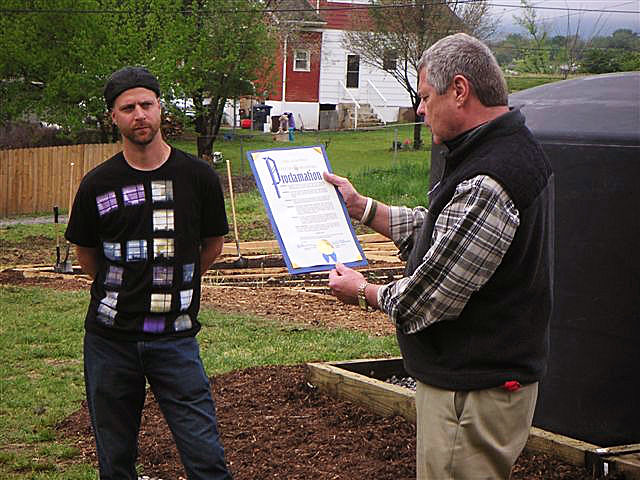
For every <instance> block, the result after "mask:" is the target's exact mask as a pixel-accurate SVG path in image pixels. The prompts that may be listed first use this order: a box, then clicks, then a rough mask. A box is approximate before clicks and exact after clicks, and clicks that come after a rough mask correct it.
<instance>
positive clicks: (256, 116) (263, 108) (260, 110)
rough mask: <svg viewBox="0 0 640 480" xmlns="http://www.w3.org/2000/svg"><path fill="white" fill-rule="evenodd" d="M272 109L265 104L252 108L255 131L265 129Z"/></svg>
mask: <svg viewBox="0 0 640 480" xmlns="http://www.w3.org/2000/svg"><path fill="white" fill-rule="evenodd" d="M271 108H272V107H271V105H265V104H263V103H258V104H256V105H254V106H253V107H252V109H253V129H254V130H259V131H262V130H263V129H264V124H265V123H266V122H268V119H269V116H270V113H271Z"/></svg>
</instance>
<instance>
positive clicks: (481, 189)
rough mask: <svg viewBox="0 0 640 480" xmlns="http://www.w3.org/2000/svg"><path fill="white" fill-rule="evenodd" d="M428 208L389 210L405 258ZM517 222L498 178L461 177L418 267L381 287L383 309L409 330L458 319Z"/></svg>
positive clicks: (488, 274) (506, 245)
mask: <svg viewBox="0 0 640 480" xmlns="http://www.w3.org/2000/svg"><path fill="white" fill-rule="evenodd" d="M425 212H426V210H424V208H418V209H413V210H411V209H408V208H404V207H393V208H392V209H391V213H390V227H391V235H392V238H393V240H394V242H395V243H396V245H397V246H398V248H399V249H400V255H401V258H402V257H405V258H406V256H408V253H409V252H408V251H406V250H407V249H408V248H407V245H410V244H411V242H410V241H409V240H410V238H411V237H412V236H413V233H414V232H415V230H416V229H417V228H419V227H420V226H421V225H422V223H423V220H424V217H425ZM519 224H520V218H519V213H518V210H517V209H516V207H515V205H514V203H513V201H512V200H511V199H510V198H509V195H508V194H507V192H506V191H505V190H504V189H503V188H502V186H501V185H500V184H499V183H498V182H496V181H495V180H494V179H492V178H491V177H489V176H486V175H479V176H477V177H474V178H472V179H469V180H465V181H464V182H461V183H460V184H459V185H458V186H457V187H456V191H455V193H454V195H453V198H452V199H451V201H450V202H449V203H448V204H447V205H446V206H445V208H444V209H443V210H442V212H441V213H440V215H439V216H438V218H437V219H436V224H435V227H434V231H433V237H432V238H433V242H432V245H431V248H429V250H428V251H427V253H426V255H425V256H424V258H423V261H422V263H421V264H420V266H419V267H418V268H417V269H416V271H415V272H414V273H413V274H412V275H411V276H410V277H404V278H401V279H399V280H396V281H394V282H391V283H389V284H387V285H384V286H383V287H382V288H380V289H379V291H378V305H379V306H380V310H382V311H383V312H385V313H387V314H388V315H389V316H390V318H391V320H392V321H393V322H394V323H395V324H396V325H397V326H398V327H399V328H400V329H401V331H402V332H403V333H405V334H411V333H415V332H418V331H420V330H423V329H425V328H427V327H428V326H429V325H432V324H434V323H436V322H439V321H442V320H450V319H455V318H457V316H458V315H459V314H460V312H461V311H462V309H463V308H464V306H465V305H466V303H467V301H468V300H469V297H470V296H471V294H472V293H473V292H475V291H476V290H478V289H479V288H480V287H482V286H483V285H484V284H485V283H486V282H487V280H489V278H490V277H491V276H492V275H493V273H494V272H495V270H496V269H497V268H498V265H500V262H501V261H502V257H503V256H504V254H505V253H506V251H507V249H508V248H509V246H510V245H511V242H512V240H513V237H514V236H515V233H516V229H517V228H518V226H519ZM403 249H404V250H403Z"/></svg>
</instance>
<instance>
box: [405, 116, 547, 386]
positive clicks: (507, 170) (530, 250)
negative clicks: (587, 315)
mask: <svg viewBox="0 0 640 480" xmlns="http://www.w3.org/2000/svg"><path fill="white" fill-rule="evenodd" d="M445 159H446V166H445V170H444V174H443V177H442V179H441V181H440V183H439V184H438V185H437V187H436V188H434V190H433V191H432V193H431V197H430V206H429V215H428V216H427V218H426V220H425V222H424V224H423V226H422V229H421V230H420V232H419V233H418V235H417V236H416V237H415V241H414V244H413V248H412V250H411V254H410V256H409V259H408V262H407V269H406V272H405V273H406V275H411V274H412V273H413V272H414V271H415V270H416V268H417V267H418V266H419V265H420V263H421V262H422V258H423V257H424V255H425V254H426V252H427V250H428V249H429V247H430V246H431V238H432V233H433V228H434V224H435V220H436V218H437V217H438V215H440V213H441V212H442V210H443V208H444V207H445V205H446V204H447V203H448V202H449V201H450V200H451V198H452V197H453V194H454V192H455V188H456V186H457V185H458V184H459V183H460V182H461V181H463V180H465V179H470V178H473V177H475V176H477V175H482V174H484V175H488V176H490V177H492V178H493V179H495V180H496V181H497V182H498V183H500V184H501V185H502V187H503V188H504V189H505V190H506V191H507V193H508V194H509V196H510V197H511V199H512V200H513V202H514V203H515V205H516V208H517V209H518V211H519V213H520V226H519V227H518V229H517V230H516V235H515V237H514V239H513V242H512V243H511V246H510V247H509V249H508V250H507V252H506V254H505V256H504V257H503V260H502V262H501V264H500V265H499V266H498V268H497V270H496V272H495V273H494V274H493V276H492V277H491V278H490V279H489V280H488V281H487V283H486V284H485V285H484V286H483V287H482V288H480V290H478V291H477V292H475V293H474V294H473V295H472V296H471V297H470V299H469V301H468V303H467V304H466V306H465V308H464V309H463V311H462V312H461V314H460V316H459V317H458V318H457V319H455V320H444V321H441V322H437V323H435V324H433V325H431V326H429V327H428V328H426V329H424V330H422V331H420V332H417V333H414V334H409V335H406V334H403V333H402V332H400V330H398V333H397V335H398V342H399V344H400V348H401V350H402V354H403V357H404V364H405V369H406V371H407V372H408V373H409V374H410V375H412V376H413V377H415V378H417V379H418V380H420V381H421V382H423V383H426V384H429V385H433V386H435V387H439V388H444V389H448V390H475V389H482V388H491V387H496V386H498V385H501V384H503V383H504V382H505V381H509V380H518V381H519V382H520V383H522V384H526V383H531V382H535V381H538V380H539V379H540V378H541V377H542V376H543V375H544V373H545V371H546V358H547V353H548V342H549V340H548V339H549V332H548V329H549V317H550V314H551V308H552V300H553V298H552V297H553V285H552V284H553V278H552V275H553V204H554V199H553V175H552V172H551V168H550V165H549V162H548V160H547V158H546V156H545V154H544V152H543V151H542V148H541V147H540V145H539V144H538V143H537V142H536V141H535V139H534V138H533V135H532V134H531V132H530V131H529V129H528V128H527V127H526V126H525V125H524V117H523V115H522V114H521V113H520V112H519V111H518V110H512V111H510V112H508V113H506V114H504V115H502V116H500V117H498V118H497V119H495V120H493V121H492V122H490V123H489V124H487V125H485V126H484V127H482V128H481V129H479V130H478V131H477V132H474V133H473V134H471V135H470V137H469V138H468V139H467V140H465V141H464V142H463V143H462V145H459V146H457V148H455V150H454V151H452V152H450V153H449V154H448V155H446V157H445Z"/></svg>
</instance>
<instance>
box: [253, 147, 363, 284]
mask: <svg viewBox="0 0 640 480" xmlns="http://www.w3.org/2000/svg"><path fill="white" fill-rule="evenodd" d="M247 157H248V159H249V164H250V165H251V169H252V170H253V175H254V176H255V179H256V184H257V186H258V189H259V190H260V194H261V195H262V200H263V201H264V204H265V207H266V209H267V214H268V215H269V220H270V221H271V227H272V229H273V232H274V234H275V236H276V239H277V240H278V244H279V245H280V250H281V251H282V255H283V257H284V261H285V263H286V265H287V268H288V269H289V272H290V273H294V274H295V273H307V272H313V271H320V270H330V269H332V268H334V266H335V264H336V263H338V262H339V263H344V264H345V265H348V266H350V267H356V266H363V265H367V260H366V258H365V256H364V252H363V251H362V247H361V245H360V242H358V238H357V237H356V234H355V232H354V230H353V226H352V225H351V220H350V219H349V214H348V213H347V209H346V206H345V204H344V200H343V199H342V197H341V196H340V195H339V194H338V190H337V189H336V188H335V187H334V186H333V185H331V184H330V183H328V182H326V181H325V180H324V178H322V172H331V166H330V165H329V160H328V159H327V155H326V152H325V150H324V147H323V146H311V147H289V148H286V147H285V148H276V149H271V150H254V151H250V152H247Z"/></svg>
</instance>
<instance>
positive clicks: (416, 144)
mask: <svg viewBox="0 0 640 480" xmlns="http://www.w3.org/2000/svg"><path fill="white" fill-rule="evenodd" d="M419 106H420V100H418V103H414V105H413V111H414V112H415V115H416V119H415V122H416V123H415V124H414V125H413V149H414V150H420V148H421V147H422V115H418V107H419Z"/></svg>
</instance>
